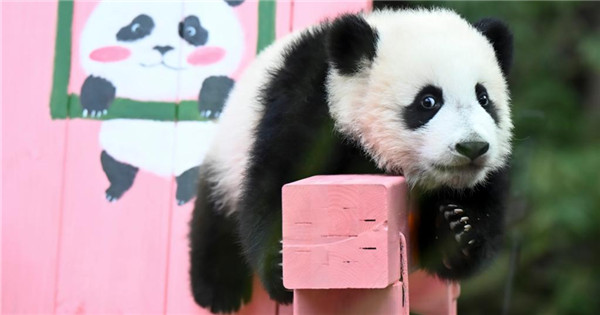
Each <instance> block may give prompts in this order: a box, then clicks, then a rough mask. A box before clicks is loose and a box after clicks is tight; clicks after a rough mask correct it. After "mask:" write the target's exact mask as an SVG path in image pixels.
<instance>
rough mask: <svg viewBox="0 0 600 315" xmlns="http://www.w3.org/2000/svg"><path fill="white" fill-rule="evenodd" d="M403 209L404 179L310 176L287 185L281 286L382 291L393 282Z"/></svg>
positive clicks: (403, 227)
mask: <svg viewBox="0 0 600 315" xmlns="http://www.w3.org/2000/svg"><path fill="white" fill-rule="evenodd" d="M406 209H407V207H406V183H405V181H404V178H403V177H392V176H383V175H332V176H314V177H310V178H307V179H304V180H300V181H297V182H294V183H290V184H287V185H285V186H284V187H283V282H284V286H285V287H286V288H288V289H343V288H385V287H387V286H388V285H390V284H392V283H395V282H396V281H397V280H398V279H400V270H401V262H400V246H399V243H400V236H399V235H400V234H399V233H400V232H406V231H407V225H406V223H407V219H406V218H407V211H406ZM404 234H405V235H407V234H406V233H404Z"/></svg>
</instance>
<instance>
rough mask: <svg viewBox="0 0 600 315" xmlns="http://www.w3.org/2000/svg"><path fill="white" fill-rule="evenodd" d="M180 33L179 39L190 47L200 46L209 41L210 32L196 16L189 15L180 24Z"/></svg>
mask: <svg viewBox="0 0 600 315" xmlns="http://www.w3.org/2000/svg"><path fill="white" fill-rule="evenodd" d="M178 31H179V37H181V38H183V39H185V41H186V42H188V43H189V44H190V45H194V46H200V45H204V44H206V42H207V41H208V31H207V30H206V29H205V28H203V27H202V25H200V20H199V19H198V17H196V16H194V15H189V16H187V17H186V18H185V19H183V21H182V22H179V30H178Z"/></svg>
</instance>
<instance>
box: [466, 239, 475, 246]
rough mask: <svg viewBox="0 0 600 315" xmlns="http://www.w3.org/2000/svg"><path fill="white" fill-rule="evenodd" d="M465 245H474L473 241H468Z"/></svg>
mask: <svg viewBox="0 0 600 315" xmlns="http://www.w3.org/2000/svg"><path fill="white" fill-rule="evenodd" d="M467 244H469V245H473V244H475V240H470V241H468V242H467Z"/></svg>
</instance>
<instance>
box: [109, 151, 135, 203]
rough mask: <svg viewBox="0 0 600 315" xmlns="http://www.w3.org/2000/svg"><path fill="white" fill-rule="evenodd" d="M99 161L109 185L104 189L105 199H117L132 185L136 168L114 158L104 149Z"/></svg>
mask: <svg viewBox="0 0 600 315" xmlns="http://www.w3.org/2000/svg"><path fill="white" fill-rule="evenodd" d="M100 162H101V164H102V169H103V170H104V173H105V174H106V177H107V178H108V181H109V182H110V187H108V189H106V200H108V201H111V202H112V201H117V199H119V198H121V196H122V195H123V193H125V192H126V191H127V190H129V188H131V186H132V185H133V180H134V179H135V175H137V172H138V168H137V167H135V166H132V165H129V164H126V163H121V162H119V161H117V160H115V159H114V158H113V157H112V156H110V155H109V154H108V153H107V152H106V151H102V153H101V154H100Z"/></svg>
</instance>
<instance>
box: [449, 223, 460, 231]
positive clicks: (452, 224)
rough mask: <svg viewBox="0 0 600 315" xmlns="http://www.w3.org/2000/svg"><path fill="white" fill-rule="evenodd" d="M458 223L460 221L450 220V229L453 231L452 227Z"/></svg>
mask: <svg viewBox="0 0 600 315" xmlns="http://www.w3.org/2000/svg"><path fill="white" fill-rule="evenodd" d="M459 224H460V222H456V221H453V222H450V229H451V230H453V231H454V229H455V228H456V227H457V226H458V225H459Z"/></svg>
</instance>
